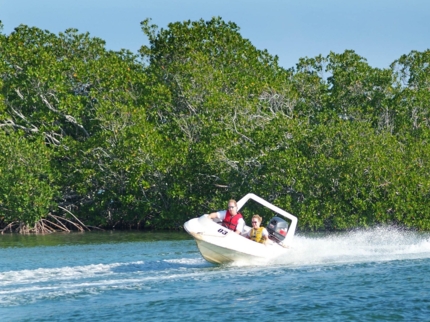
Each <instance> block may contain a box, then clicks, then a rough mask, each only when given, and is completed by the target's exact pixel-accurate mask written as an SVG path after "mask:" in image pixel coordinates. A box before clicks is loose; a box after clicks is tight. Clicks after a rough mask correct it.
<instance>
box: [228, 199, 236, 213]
mask: <svg viewBox="0 0 430 322" xmlns="http://www.w3.org/2000/svg"><path fill="white" fill-rule="evenodd" d="M227 210H228V211H229V212H230V213H231V214H232V215H235V214H237V203H236V200H234V199H230V200H229V201H228V204H227Z"/></svg>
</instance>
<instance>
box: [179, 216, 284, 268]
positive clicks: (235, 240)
mask: <svg viewBox="0 0 430 322" xmlns="http://www.w3.org/2000/svg"><path fill="white" fill-rule="evenodd" d="M184 228H185V230H186V231H187V232H188V233H189V234H190V235H191V236H192V237H193V238H194V240H195V241H196V243H197V247H198V249H199V251H200V253H201V255H202V256H203V258H204V259H206V260H207V261H208V262H211V263H214V264H227V263H232V262H237V263H238V262H240V263H247V264H250V263H251V264H259V263H266V262H267V261H269V260H271V259H273V258H276V257H278V256H281V255H283V254H285V253H286V252H287V251H288V249H287V248H284V247H282V246H280V245H278V244H276V243H273V242H269V244H267V245H265V244H261V243H256V242H254V241H252V240H250V239H248V238H246V237H244V236H241V235H238V234H236V233H235V232H233V231H231V230H229V229H227V228H225V227H222V226H221V225H219V224H217V223H215V222H213V221H212V220H210V219H208V218H207V217H206V216H205V215H203V216H201V217H199V218H195V219H191V220H189V221H187V222H186V223H185V225H184Z"/></svg>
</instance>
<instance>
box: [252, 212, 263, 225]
mask: <svg viewBox="0 0 430 322" xmlns="http://www.w3.org/2000/svg"><path fill="white" fill-rule="evenodd" d="M262 220H263V218H261V217H260V216H259V215H257V214H255V215H253V216H252V220H251V224H252V228H259V227H260V224H261V221H262Z"/></svg>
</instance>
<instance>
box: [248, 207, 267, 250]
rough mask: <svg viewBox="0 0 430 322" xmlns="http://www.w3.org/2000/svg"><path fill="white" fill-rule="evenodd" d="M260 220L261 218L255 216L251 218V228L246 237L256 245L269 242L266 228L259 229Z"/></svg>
mask: <svg viewBox="0 0 430 322" xmlns="http://www.w3.org/2000/svg"><path fill="white" fill-rule="evenodd" d="M262 220H263V218H261V217H260V216H259V215H257V214H256V215H253V216H252V222H251V223H252V228H251V230H250V231H248V233H247V234H246V237H248V238H249V239H251V240H253V241H255V242H257V243H262V244H265V243H266V242H267V241H268V240H269V232H268V231H267V229H266V228H264V227H260V224H261V221H262Z"/></svg>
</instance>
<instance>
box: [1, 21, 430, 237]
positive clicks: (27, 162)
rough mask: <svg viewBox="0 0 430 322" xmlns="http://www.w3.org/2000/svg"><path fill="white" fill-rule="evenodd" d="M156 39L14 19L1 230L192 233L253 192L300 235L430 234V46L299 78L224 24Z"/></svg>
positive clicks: (4, 65)
mask: <svg viewBox="0 0 430 322" xmlns="http://www.w3.org/2000/svg"><path fill="white" fill-rule="evenodd" d="M141 28H142V32H143V33H144V34H145V35H146V36H147V37H148V40H149V45H148V46H142V47H141V49H140V50H139V52H138V53H132V52H130V51H128V50H125V49H124V50H121V51H119V52H114V51H108V50H106V48H105V42H104V41H103V40H102V39H99V38H94V37H91V36H90V35H89V33H79V32H78V30H76V29H68V30H66V31H65V32H62V33H59V34H53V33H51V32H49V31H47V30H41V29H38V28H36V27H28V26H25V25H20V26H18V27H17V28H15V30H14V31H13V32H12V33H10V34H9V35H6V34H3V33H2V30H3V27H2V24H1V22H0V150H1V153H0V232H1V233H3V232H17V233H23V234H27V233H42V234H43V233H51V232H53V231H71V230H73V231H75V230H76V231H86V230H94V229H139V230H154V231H158V230H181V229H182V224H183V223H184V222H185V221H186V220H188V219H190V218H192V217H196V216H198V215H199V214H203V213H209V212H211V211H213V210H218V209H221V208H222V207H223V206H224V205H225V203H226V201H227V200H229V199H231V198H233V199H240V197H242V196H243V195H245V194H246V193H248V192H253V193H255V194H257V195H260V196H262V197H263V198H264V199H266V200H268V201H269V202H271V203H273V204H276V205H277V206H279V207H280V208H282V209H286V210H288V211H289V212H291V213H292V214H294V215H295V216H297V217H298V220H299V229H300V230H301V231H343V230H349V229H354V228H369V227H374V226H378V225H395V226H402V227H406V228H408V229H416V230H422V231H428V230H430V171H429V164H430V149H429V143H430V142H429V139H430V108H429V106H430V50H429V49H428V50H426V51H423V52H419V51H414V50H412V51H411V52H410V53H408V54H405V55H402V56H401V57H399V59H397V60H396V61H394V62H393V63H392V64H391V65H390V66H389V67H387V68H385V69H379V68H373V67H371V66H369V65H368V63H367V61H366V59H365V58H364V57H361V56H359V55H358V54H357V53H355V52H354V51H353V50H345V52H343V53H334V52H331V53H330V54H329V55H327V56H321V55H319V56H317V57H313V58H309V57H305V58H301V59H300V60H299V61H298V62H297V64H296V66H295V67H292V68H289V69H285V68H282V67H280V66H279V65H278V58H277V57H276V56H273V55H271V54H270V53H268V52H267V50H259V49H257V48H255V47H254V46H253V45H252V44H251V42H250V41H249V40H247V39H244V38H243V37H242V36H241V34H240V28H239V27H238V26H237V25H236V24H235V23H232V22H225V21H224V20H223V19H222V18H220V17H217V18H213V19H212V20H209V21H203V20H198V21H184V22H175V23H171V24H169V25H168V27H167V28H166V29H159V28H158V27H157V26H156V25H153V24H151V20H150V19H147V20H144V21H143V22H142V23H141ZM291 45H294V44H291ZM260 211H262V212H261V213H260ZM254 213H259V214H260V215H261V216H262V217H263V218H265V219H268V218H270V216H271V214H270V213H265V212H264V210H260V209H259V208H258V207H257V206H256V205H251V206H250V208H248V209H246V212H244V217H245V220H247V221H249V220H250V218H251V217H252V215H253V214H254Z"/></svg>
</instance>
